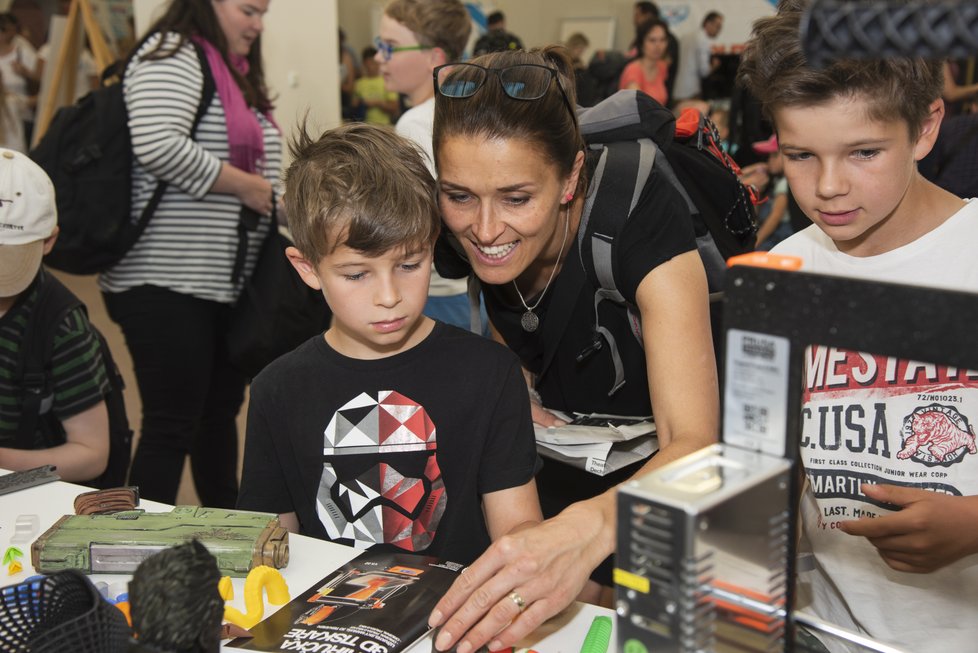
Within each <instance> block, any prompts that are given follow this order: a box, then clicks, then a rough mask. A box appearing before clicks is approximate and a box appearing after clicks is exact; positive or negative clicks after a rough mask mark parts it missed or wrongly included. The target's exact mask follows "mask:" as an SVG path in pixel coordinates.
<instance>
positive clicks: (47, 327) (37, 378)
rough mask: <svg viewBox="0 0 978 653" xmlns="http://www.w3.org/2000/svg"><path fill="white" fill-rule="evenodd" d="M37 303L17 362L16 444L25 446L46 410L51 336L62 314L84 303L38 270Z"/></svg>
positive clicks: (28, 445) (49, 396)
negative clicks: (19, 396) (19, 391)
mask: <svg viewBox="0 0 978 653" xmlns="http://www.w3.org/2000/svg"><path fill="white" fill-rule="evenodd" d="M41 274H42V277H41V281H40V288H39V291H38V297H37V303H36V304H35V305H34V310H33V311H32V312H31V315H30V317H29V318H28V321H27V328H26V330H25V332H24V340H23V342H22V343H21V348H20V357H19V358H18V362H17V376H18V377H19V379H20V387H21V389H22V403H21V415H20V423H19V425H18V429H17V446H19V447H21V448H24V449H29V448H31V447H32V445H33V442H34V433H35V432H36V429H37V422H38V420H39V419H40V417H41V416H42V415H44V414H46V413H48V412H50V410H51V408H52V405H53V402H54V393H53V388H51V387H50V386H51V357H52V355H53V353H54V337H55V334H56V333H57V330H58V326H59V325H60V324H61V322H62V321H63V320H64V318H65V316H66V315H67V314H68V313H69V312H70V311H72V310H74V309H75V308H77V307H79V306H81V307H82V309H83V310H84V304H82V302H81V300H79V299H78V298H77V297H75V295H74V294H73V293H72V292H71V291H70V290H68V289H67V288H65V287H64V285H63V284H62V283H61V282H60V281H58V280H57V279H56V278H54V277H53V276H52V275H51V274H49V273H48V272H47V271H42V272H41Z"/></svg>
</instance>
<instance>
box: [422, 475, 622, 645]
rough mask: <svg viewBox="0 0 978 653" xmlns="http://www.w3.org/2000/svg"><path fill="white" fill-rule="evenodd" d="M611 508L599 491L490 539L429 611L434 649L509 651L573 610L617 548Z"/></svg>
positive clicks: (607, 497) (611, 499)
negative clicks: (552, 619) (434, 633)
mask: <svg viewBox="0 0 978 653" xmlns="http://www.w3.org/2000/svg"><path fill="white" fill-rule="evenodd" d="M614 510H615V496H614V494H613V493H608V494H604V495H601V496H598V497H595V498H594V499H589V500H587V501H582V502H580V503H576V504H574V505H572V506H569V507H568V508H567V509H566V510H564V511H563V512H562V513H560V514H559V515H557V516H556V517H554V518H552V519H548V520H546V521H544V522H542V523H540V524H537V525H534V526H530V527H528V528H522V529H520V530H518V531H516V532H513V533H510V534H508V535H505V536H503V537H501V538H500V539H499V540H497V541H496V542H494V543H493V544H492V546H490V547H489V549H488V550H487V551H486V552H485V553H484V554H483V555H482V557H480V558H479V559H478V560H477V561H476V562H475V563H474V564H472V566H470V567H468V568H467V569H466V570H465V573H463V574H462V575H461V576H459V578H458V579H457V580H456V581H455V583H454V584H453V585H452V587H451V588H450V589H449V590H448V593H446V594H445V596H444V597H442V599H441V601H439V602H438V605H436V606H435V609H434V611H433V612H432V613H431V617H430V619H429V620H428V623H429V625H431V626H432V627H435V626H439V625H441V626H442V628H441V632H440V633H439V635H438V638H437V640H435V648H436V649H438V650H439V651H444V650H446V649H448V648H450V647H451V646H452V645H454V644H455V643H456V642H459V643H458V645H457V647H456V651H458V653H468V652H469V651H473V650H475V649H476V648H478V647H479V646H482V645H484V644H486V643H487V642H491V643H490V645H489V648H490V649H492V650H497V649H502V648H505V647H507V646H512V645H513V644H515V643H516V642H517V641H519V640H520V639H521V638H523V637H525V636H526V635H528V634H529V633H531V632H532V631H533V630H535V629H536V628H537V627H538V626H539V625H540V624H542V623H543V622H544V621H545V620H547V619H549V618H550V617H552V616H553V615H555V614H557V613H558V612H560V611H561V610H563V609H564V608H565V607H567V606H568V605H570V604H571V603H572V602H573V601H574V599H575V598H576V597H577V595H578V594H579V593H580V592H581V589H582V588H583V587H584V585H585V583H587V580H588V577H589V576H590V574H591V571H592V570H593V569H594V568H595V567H597V566H598V564H599V563H600V562H601V561H602V560H603V559H604V558H605V557H607V556H608V555H609V554H610V553H611V551H612V550H613V549H614V538H615V527H614V518H615V514H614ZM513 594H515V598H513V597H512V595H513ZM517 599H521V600H522V602H523V606H524V607H523V608H520V606H519V605H518V602H517Z"/></svg>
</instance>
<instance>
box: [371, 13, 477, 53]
mask: <svg viewBox="0 0 978 653" xmlns="http://www.w3.org/2000/svg"><path fill="white" fill-rule="evenodd" d="M384 13H385V14H387V15H388V16H390V17H391V18H393V19H394V20H396V21H397V22H399V23H400V24H402V25H404V26H405V27H407V28H408V29H409V30H411V31H412V32H414V36H415V37H416V38H417V39H418V43H420V44H421V45H430V46H432V47H436V48H441V49H442V50H444V52H445V58H446V61H458V60H459V59H461V58H462V53H463V52H464V51H465V45H466V44H467V43H468V42H469V32H471V31H472V20H471V19H470V18H469V12H468V11H467V10H466V9H465V5H463V4H462V3H461V2H460V0H391V2H390V3H389V4H388V5H387V6H386V7H384Z"/></svg>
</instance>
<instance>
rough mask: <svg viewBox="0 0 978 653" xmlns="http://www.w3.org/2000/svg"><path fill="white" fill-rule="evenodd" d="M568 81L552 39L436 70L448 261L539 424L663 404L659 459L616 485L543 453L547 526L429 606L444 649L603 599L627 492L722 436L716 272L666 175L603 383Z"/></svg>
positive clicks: (625, 278)
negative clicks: (477, 302) (613, 383)
mask: <svg viewBox="0 0 978 653" xmlns="http://www.w3.org/2000/svg"><path fill="white" fill-rule="evenodd" d="M541 70H543V71H545V72H546V74H542V73H541ZM573 78H574V77H573V70H572V68H571V64H570V62H569V60H568V59H567V58H566V56H565V55H564V54H563V50H562V49H551V48H548V49H546V50H544V51H542V52H529V53H527V52H505V53H495V54H490V55H485V56H483V57H477V58H475V59H473V60H472V61H471V62H469V63H467V64H463V65H457V66H449V67H447V68H443V69H441V70H436V80H437V89H438V91H437V93H436V101H435V102H436V104H435V130H434V146H435V160H436V163H437V167H438V173H439V191H440V205H441V209H442V217H443V220H444V222H445V225H446V226H447V227H448V230H449V231H450V232H451V237H450V238H449V239H448V240H446V241H445V242H444V243H443V245H445V247H443V248H441V249H440V253H439V255H438V259H437V260H436V264H437V265H441V266H442V267H443V268H444V270H445V271H446V272H448V271H449V270H450V269H451V268H452V267H456V268H457V267H459V266H458V264H459V262H460V258H461V263H462V264H463V265H462V266H461V267H462V268H463V269H464V270H466V271H467V270H471V271H472V272H474V273H475V275H476V276H477V277H478V278H479V280H480V281H481V282H482V289H483V293H484V296H485V300H486V307H487V309H488V311H489V317H490V320H491V322H492V325H493V327H494V334H495V336H496V337H497V339H499V340H501V341H502V342H504V343H505V344H506V345H507V346H509V347H510V349H512V350H513V351H515V352H516V353H517V354H518V355H519V357H520V359H521V361H522V363H523V367H524V374H525V376H526V378H527V380H528V384H529V391H530V394H531V397H534V398H535V399H536V400H535V402H534V403H533V405H532V410H533V420H534V422H536V423H537V424H540V425H545V426H555V425H556V426H559V425H561V424H562V422H560V421H559V420H558V419H557V418H556V417H555V416H554V414H553V413H551V412H548V411H547V410H545V409H544V406H546V407H547V408H550V409H558V410H561V411H565V412H571V411H574V412H583V413H590V412H598V413H611V414H618V415H647V414H649V413H651V412H653V409H654V413H655V421H656V426H657V428H658V435H659V443H660V447H661V451H660V452H659V453H658V454H657V455H656V456H655V457H654V458H652V459H651V460H650V461H648V462H647V463H646V464H645V465H644V466H642V464H641V463H639V464H638V465H637V466H632V467H630V468H626V469H625V470H622V471H621V473H618V474H614V475H609V476H606V477H603V478H601V477H596V476H593V475H590V474H587V473H585V472H583V471H581V470H577V469H572V468H569V467H567V466H563V465H561V464H559V463H557V462H555V461H548V462H547V464H546V465H545V466H544V468H543V471H542V472H541V474H540V475H539V476H538V479H537V483H538V486H539V489H540V495H541V503H542V504H543V507H544V513H545V516H548V517H550V519H548V520H547V521H545V522H543V523H542V524H540V525H538V526H534V527H532V528H527V529H524V530H522V531H520V532H519V533H518V534H516V535H512V536H507V537H505V538H502V539H501V540H499V541H497V542H495V543H494V544H493V546H492V547H490V548H489V550H488V551H487V552H486V554H485V555H483V556H482V557H481V558H480V559H479V561H477V562H476V563H475V564H474V565H472V566H471V567H469V569H468V570H467V572H466V574H465V577H464V581H465V582H464V583H462V582H459V583H457V584H456V586H455V587H453V588H452V590H451V591H450V592H449V593H448V594H447V595H446V596H445V598H444V599H443V600H442V601H441V602H440V603H439V605H438V607H437V609H436V610H435V612H434V613H433V614H432V618H431V625H432V626H437V625H442V626H443V627H442V629H441V631H440V634H439V637H438V640H437V642H436V645H437V648H438V649H439V650H445V649H446V648H448V647H450V646H452V645H453V644H455V643H456V642H459V641H461V642H462V646H460V647H459V648H460V650H462V647H463V646H468V647H469V650H471V649H472V648H474V647H477V646H479V645H481V644H484V643H487V642H489V641H490V639H492V640H493V643H492V644H490V648H491V649H500V648H503V647H504V646H508V645H511V644H513V643H514V642H515V641H516V640H518V639H519V638H520V637H521V636H523V635H525V634H526V633H528V632H530V631H531V630H532V629H533V628H534V627H536V626H537V625H538V624H540V623H541V622H542V621H543V620H544V619H546V618H547V617H549V616H551V615H553V614H555V613H556V612H558V611H559V610H561V609H562V608H563V607H565V606H566V605H567V604H568V603H570V602H571V601H573V600H574V599H575V598H576V597H577V596H579V595H581V596H582V597H587V598H590V597H591V596H593V591H594V590H595V588H596V586H595V585H593V584H589V582H588V578H589V575H591V574H592V571H594V572H595V573H594V575H593V578H594V580H596V581H599V582H600V583H602V584H605V585H609V584H610V568H609V567H610V564H608V562H607V561H605V563H602V561H603V560H604V559H605V558H606V557H607V556H609V554H611V553H612V549H613V543H614V523H615V514H614V506H615V504H614V491H613V487H614V485H615V484H617V483H619V482H621V481H623V480H625V479H626V478H627V477H628V476H630V475H632V474H634V473H636V472H638V471H639V467H641V469H642V470H649V469H652V468H654V467H656V466H659V465H661V464H663V463H665V462H668V461H669V460H674V459H676V458H678V457H680V456H682V455H683V454H686V453H689V452H691V451H694V450H696V449H698V448H700V447H702V446H704V445H706V444H708V443H710V442H711V441H713V439H714V438H715V434H716V427H717V411H718V403H719V401H718V393H717V380H716V366H715V362H714V357H713V347H712V342H711V339H710V327H709V318H708V300H707V290H706V275H705V273H704V271H703V266H702V263H701V262H700V259H699V256H698V255H697V253H696V245H695V240H694V236H693V232H692V227H691V222H690V220H689V215H688V213H686V211H687V209H686V207H685V204H684V203H683V202H682V201H681V200H680V198H679V197H678V195H677V194H676V191H675V190H674V189H673V188H672V187H671V186H669V185H668V183H667V182H664V181H661V180H660V179H659V178H658V177H657V176H655V175H653V176H652V177H650V180H649V182H648V184H647V186H646V187H645V188H644V189H643V190H642V192H641V195H640V197H639V198H638V200H637V201H638V204H637V206H636V215H637V216H638V217H637V218H635V219H631V220H629V221H628V222H627V223H626V226H625V227H623V231H622V233H621V234H617V235H616V237H615V242H616V243H620V244H621V245H619V246H618V247H617V251H615V252H613V257H614V261H613V267H614V274H615V275H616V281H617V282H618V283H617V285H618V287H619V288H622V289H624V291H623V292H624V294H625V295H626V299H627V301H628V302H630V303H631V304H632V305H633V306H635V307H637V308H638V310H639V312H640V314H641V318H642V319H641V322H642V329H641V332H642V342H641V343H639V342H638V341H637V340H636V339H635V338H634V337H632V331H631V327H630V326H629V315H628V314H627V312H626V311H625V309H624V308H623V307H621V306H618V305H616V306H607V307H605V306H604V305H602V308H601V313H602V314H601V324H602V326H603V327H605V328H607V329H608V335H609V336H613V337H614V339H615V340H616V341H617V344H618V347H619V348H620V351H621V363H622V364H623V365H624V367H625V370H624V376H625V378H626V379H627V380H628V381H627V382H626V383H625V384H624V385H623V386H621V387H620V388H619V389H616V390H614V391H613V392H612V393H610V394H609V393H607V392H606V388H607V385H606V383H605V382H604V380H605V379H609V378H613V377H614V373H615V361H614V359H613V357H612V356H611V354H610V352H609V349H611V348H610V347H605V346H603V343H604V342H605V340H602V339H601V337H602V336H599V335H598V334H597V333H596V332H595V330H594V318H595V306H594V289H593V288H590V287H588V283H587V282H586V280H585V275H584V271H583V267H582V264H581V260H580V257H579V256H578V255H577V254H576V251H575V250H576V245H575V240H576V237H577V235H578V230H579V228H580V223H581V215H582V210H583V207H584V202H585V196H586V194H587V177H588V161H587V159H586V157H585V153H584V148H583V140H582V138H581V133H580V129H579V127H578V123H577V118H576V114H575V112H574V111H572V110H568V109H569V107H570V106H573V105H574V95H573V93H574V85H573V83H572V80H573ZM541 80H542V81H541ZM606 303H607V302H606ZM606 311H607V312H606ZM596 342H597V345H596V346H595V343H596ZM585 352H586V353H585ZM541 399H542V403H541V401H540V400H541ZM599 565H601V566H600V567H599ZM596 568H597V570H596ZM527 570H532V571H531V572H528V571H527ZM583 588H587V589H588V590H590V591H591V592H592V593H591V594H580V593H581V590H582V589H583ZM514 597H516V598H514ZM487 599H488V600H487ZM517 599H519V600H517ZM510 621H512V623H511V624H510V625H507V624H509V622H510Z"/></svg>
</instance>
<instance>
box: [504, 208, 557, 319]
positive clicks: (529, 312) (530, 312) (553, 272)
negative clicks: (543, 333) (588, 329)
mask: <svg viewBox="0 0 978 653" xmlns="http://www.w3.org/2000/svg"><path fill="white" fill-rule="evenodd" d="M568 231H570V207H568V209H567V210H566V211H564V238H563V240H561V241H560V251H559V252H557V262H556V263H554V267H553V269H552V270H550V278H549V279H547V285H545V286H544V287H543V292H541V293H540V297H538V298H537V301H536V303H535V304H533V306H528V305H527V303H526V300H525V299H523V293H521V292H520V287H519V286H517V285H516V279H513V288H515V289H516V295H517V296H518V297H519V298H520V303H521V304H523V308H525V309H526V312H525V313H523V316H522V317H521V318H520V325H521V326H522V327H523V330H524V331H526V332H527V333H533V332H534V331H536V330H537V329H539V328H540V318H539V317H538V316H537V314H536V313H534V312H533V311H534V310H535V309H536V307H537V306H539V305H540V302H542V301H543V298H544V296H545V295H546V294H547V290H548V289H549V288H550V283H551V282H552V281H553V280H554V276H555V275H556V274H557V266H559V265H560V257H561V256H563V254H564V245H566V244H567V232H568Z"/></svg>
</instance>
